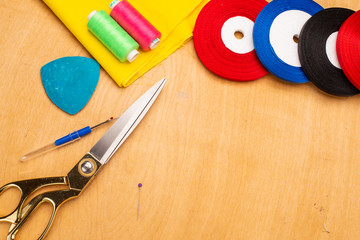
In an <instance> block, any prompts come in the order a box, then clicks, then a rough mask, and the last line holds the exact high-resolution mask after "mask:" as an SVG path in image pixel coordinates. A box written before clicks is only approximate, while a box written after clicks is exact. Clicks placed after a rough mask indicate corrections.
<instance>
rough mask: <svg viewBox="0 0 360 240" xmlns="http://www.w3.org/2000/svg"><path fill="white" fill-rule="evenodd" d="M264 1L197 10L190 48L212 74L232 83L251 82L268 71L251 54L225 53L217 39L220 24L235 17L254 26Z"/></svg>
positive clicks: (240, 0)
mask: <svg viewBox="0 0 360 240" xmlns="http://www.w3.org/2000/svg"><path fill="white" fill-rule="evenodd" d="M266 4H267V2H266V1H265V0H252V1H249V0H237V1H233V0H212V1H210V2H209V3H208V4H206V5H205V7H204V8H203V9H202V10H201V12H200V14H199V16H198V18H197V20H196V24H195V29H194V46H195V50H196V53H197V55H198V57H199V58H200V61H201V62H202V63H203V64H204V66H205V67H206V68H207V69H209V70H210V71H211V72H213V73H214V74H216V75H218V76H220V77H223V78H226V79H229V80H234V81H252V80H256V79H259V78H262V77H264V76H265V75H266V74H268V71H267V70H266V69H265V68H264V67H263V66H262V64H261V62H260V60H259V59H258V57H257V55H256V53H255V50H252V51H251V52H249V53H246V54H238V53H235V52H233V51H231V50H229V49H228V48H227V47H226V46H225V44H224V43H223V41H222V39H221V29H222V26H223V25H224V23H225V22H226V21H227V20H228V19H230V18H232V17H236V16H241V17H246V18H248V19H250V20H252V21H253V22H255V20H256V17H257V16H258V14H259V13H260V11H261V10H262V9H263V8H264V7H265V6H266Z"/></svg>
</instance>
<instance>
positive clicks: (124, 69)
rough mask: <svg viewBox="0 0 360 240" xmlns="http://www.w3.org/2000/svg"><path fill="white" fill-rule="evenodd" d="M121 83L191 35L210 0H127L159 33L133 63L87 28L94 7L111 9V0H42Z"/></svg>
mask: <svg viewBox="0 0 360 240" xmlns="http://www.w3.org/2000/svg"><path fill="white" fill-rule="evenodd" d="M43 1H44V2H45V3H46V4H47V5H48V7H49V8H50V9H51V10H52V11H53V12H54V13H55V14H56V15H57V16H58V18H59V19H60V20H61V21H62V22H63V23H64V24H65V26H66V27H67V28H68V29H69V30H70V31H71V32H72V33H73V34H74V35H75V37H76V38H77V39H78V40H79V41H80V42H81V44H82V45H83V46H84V47H85V48H86V49H87V50H88V51H89V52H90V54H91V55H92V56H93V57H94V58H95V59H96V60H97V61H98V62H99V63H100V65H101V66H102V67H103V68H104V69H105V71H106V72H107V73H108V74H109V75H110V76H111V77H112V78H113V79H114V80H115V82H116V83H117V84H118V85H119V86H121V87H127V86H129V85H130V84H131V83H132V82H134V81H135V80H136V79H137V78H139V77H140V76H141V75H143V74H144V73H145V72H147V71H148V70H150V69H151V68H152V67H154V66H156V65H157V64H158V63H159V62H161V61H162V60H164V59H165V58H166V57H168V56H169V55H170V54H172V53H173V52H174V51H175V50H176V49H178V48H179V47H181V46H182V45H183V44H184V43H185V42H186V41H187V40H188V39H190V38H191V37H192V32H193V29H194V24H195V21H196V17H197V15H198V14H199V12H200V10H201V9H202V7H203V6H204V5H205V4H206V3H207V2H208V1H209V0H181V1H174V0H152V1H148V0H128V1H129V2H130V4H131V5H133V6H134V7H135V8H136V9H137V10H138V11H139V12H140V13H141V14H142V15H143V16H144V17H145V18H146V19H147V20H148V21H149V22H151V24H152V25H154V26H155V27H156V28H157V29H158V30H159V31H160V32H161V34H162V37H161V42H160V44H159V45H158V46H157V47H156V48H155V49H154V50H151V51H148V52H144V51H142V50H139V51H140V55H139V57H138V58H137V59H135V61H134V62H132V63H128V62H126V63H121V62H120V61H119V60H118V59H117V58H116V57H114V56H113V55H112V54H111V52H110V51H109V50H108V49H107V48H106V47H105V46H104V45H102V44H101V42H100V41H98V40H97V38H96V37H95V36H93V35H92V34H91V33H90V32H89V31H88V29H87V16H88V15H89V14H90V13H91V12H92V11H93V10H97V11H99V10H105V11H106V12H107V13H110V9H109V4H110V3H111V0H106V1H105V0H76V1H74V0H61V1H59V0H43Z"/></svg>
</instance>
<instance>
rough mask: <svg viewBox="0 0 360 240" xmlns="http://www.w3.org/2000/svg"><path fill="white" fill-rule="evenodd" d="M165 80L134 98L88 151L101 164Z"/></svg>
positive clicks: (118, 145) (147, 107)
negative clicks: (136, 98) (131, 103)
mask: <svg viewBox="0 0 360 240" xmlns="http://www.w3.org/2000/svg"><path fill="white" fill-rule="evenodd" d="M165 82H166V79H165V78H164V79H162V80H161V81H159V82H158V83H156V84H155V85H154V86H153V87H151V88H150V89H149V90H148V91H147V92H146V93H144V94H143V95H142V96H141V97H140V98H139V99H138V100H136V102H135V103H134V104H133V105H131V106H130V107H129V108H128V109H127V110H126V112H125V113H124V114H123V115H121V117H120V118H119V119H118V120H117V121H116V122H115V123H114V124H113V125H112V126H111V128H110V129H109V130H108V131H107V132H106V133H105V135H104V136H103V137H102V138H101V139H100V140H99V141H98V142H97V143H96V144H95V145H94V147H93V148H92V149H91V150H90V153H91V154H92V155H93V156H94V157H96V158H97V159H98V160H99V162H100V163H101V164H105V163H107V161H109V159H110V158H111V157H112V155H113V154H114V153H115V152H116V150H117V149H118V148H119V147H120V146H121V144H123V142H124V141H125V140H126V139H127V137H128V136H129V135H130V134H131V133H132V131H133V130H134V129H135V128H136V126H137V125H138V124H139V123H140V121H141V120H142V119H143V117H144V116H145V115H146V113H147V111H148V110H149V109H150V107H151V105H152V104H153V103H154V101H155V100H156V98H157V96H158V95H159V93H160V92H161V90H162V88H163V87H164V84H165Z"/></svg>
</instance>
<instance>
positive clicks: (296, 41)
mask: <svg viewBox="0 0 360 240" xmlns="http://www.w3.org/2000/svg"><path fill="white" fill-rule="evenodd" d="M293 41H294V42H295V43H299V35H298V34H295V35H294V36H293Z"/></svg>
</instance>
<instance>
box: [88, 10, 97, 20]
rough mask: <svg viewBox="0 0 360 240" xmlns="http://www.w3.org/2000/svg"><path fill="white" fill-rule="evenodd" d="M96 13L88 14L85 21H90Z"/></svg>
mask: <svg viewBox="0 0 360 240" xmlns="http://www.w3.org/2000/svg"><path fill="white" fill-rule="evenodd" d="M96 13H97V11H96V10H94V11H92V12H91V13H90V14H89V16H88V17H87V20H88V21H90V19H91V18H92V17H93V16H95V14H96Z"/></svg>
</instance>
